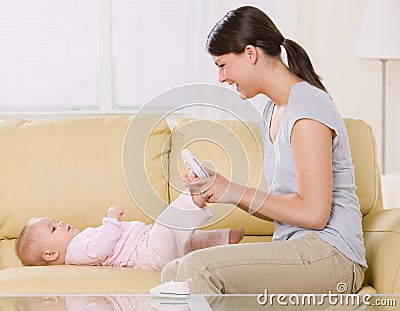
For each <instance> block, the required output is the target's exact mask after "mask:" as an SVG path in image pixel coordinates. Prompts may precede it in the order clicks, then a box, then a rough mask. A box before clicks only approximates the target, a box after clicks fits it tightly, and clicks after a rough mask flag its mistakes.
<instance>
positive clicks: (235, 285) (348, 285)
mask: <svg viewBox="0 0 400 311" xmlns="http://www.w3.org/2000/svg"><path fill="white" fill-rule="evenodd" d="M186 279H192V282H191V284H190V286H191V292H192V293H198V294H221V293H222V294H239V293H240V294H260V293H264V292H265V290H267V291H268V293H288V294H289V293H297V294H302V293H303V294H306V293H315V294H318V293H319V294H323V293H329V291H330V292H332V293H351V292H353V293H355V292H357V291H358V290H359V289H360V288H361V286H362V283H363V280H364V268H363V267H362V266H360V265H358V264H355V263H353V262H352V261H351V260H350V259H348V258H347V257H346V256H344V255H343V254H342V253H341V252H340V251H338V250H337V249H336V248H334V247H333V246H331V245H329V244H328V243H326V242H325V241H323V240H322V239H321V238H320V236H319V235H318V234H317V233H310V234H307V235H306V236H304V237H302V238H299V239H295V240H290V241H284V242H264V243H245V244H237V245H228V246H216V247H212V248H208V249H202V250H197V251H194V252H191V253H189V254H187V255H185V256H184V257H182V258H180V259H177V260H173V261H171V262H169V263H168V264H167V265H166V266H165V267H164V269H163V270H162V272H161V281H162V282H167V281H170V280H175V281H184V280H186ZM339 286H340V288H338V287H339ZM343 289H344V290H343Z"/></svg>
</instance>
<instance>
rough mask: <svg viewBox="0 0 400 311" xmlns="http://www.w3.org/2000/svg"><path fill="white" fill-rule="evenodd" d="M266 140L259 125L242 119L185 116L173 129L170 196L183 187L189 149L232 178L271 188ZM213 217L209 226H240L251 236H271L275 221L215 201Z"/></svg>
mask: <svg viewBox="0 0 400 311" xmlns="http://www.w3.org/2000/svg"><path fill="white" fill-rule="evenodd" d="M263 145H264V144H263V142H262V138H261V135H260V130H259V124H258V123H255V122H241V121H232V120H225V121H212V120H195V119H183V120H181V121H180V122H179V123H178V124H176V126H175V127H174V129H173V130H172V139H171V154H170V164H169V167H170V196H171V200H173V199H175V198H176V197H177V196H178V195H179V193H180V192H181V191H182V190H183V189H182V178H181V174H182V173H186V172H187V170H186V168H185V166H184V165H183V163H182V160H181V159H180V158H179V154H180V152H181V151H182V150H183V149H185V148H188V149H189V150H190V151H191V152H192V153H193V154H194V155H195V156H196V158H197V159H198V160H199V161H200V162H203V161H205V162H204V163H203V164H204V165H205V166H207V167H209V168H212V169H214V170H216V171H218V172H219V173H221V174H222V175H224V176H225V177H227V178H228V179H230V180H232V181H234V182H237V183H240V184H246V185H248V186H249V187H257V188H260V189H264V190H267V185H266V182H265V178H264V176H263V164H262V154H263ZM210 209H211V210H212V212H213V215H214V216H213V218H212V219H211V220H209V221H208V222H207V224H206V228H207V229H215V228H223V227H230V228H240V227H244V228H245V229H246V234H247V235H271V234H272V233H273V228H274V226H273V223H269V222H265V221H262V220H260V219H258V218H256V217H252V216H250V215H248V214H247V213H245V212H244V211H242V210H240V209H238V208H235V206H233V205H224V204H212V205H210Z"/></svg>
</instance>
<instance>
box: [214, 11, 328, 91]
mask: <svg viewBox="0 0 400 311" xmlns="http://www.w3.org/2000/svg"><path fill="white" fill-rule="evenodd" d="M247 45H253V46H255V47H259V48H261V49H262V50H263V51H264V52H265V54H266V55H268V56H270V57H278V56H279V55H280V53H281V45H283V46H284V47H285V49H286V52H287V56H288V62H289V70H291V71H292V72H293V73H294V74H295V75H297V76H298V77H299V78H301V79H303V80H305V81H307V82H309V83H310V84H312V85H314V86H316V87H317V88H319V89H321V90H324V91H326V88H325V86H324V85H323V84H322V82H321V78H320V77H319V76H318V75H317V74H316V73H315V71H314V68H313V66H312V64H311V61H310V58H309V57H308V55H307V52H306V51H305V50H304V49H303V48H302V47H301V46H300V45H299V44H297V43H296V42H294V41H293V40H290V39H285V38H284V36H283V35H282V34H281V32H280V31H279V30H278V28H277V27H276V26H275V24H274V23H273V22H272V20H271V19H270V18H269V17H268V16H267V15H266V14H265V13H264V12H263V11H261V10H260V9H257V8H255V7H252V6H243V7H240V8H238V9H235V10H232V11H229V12H228V13H227V14H226V15H225V16H224V17H223V18H222V19H221V20H220V21H219V22H218V23H217V24H216V25H215V26H214V27H213V29H212V30H211V32H210V34H209V35H208V37H207V44H206V49H207V52H208V53H209V54H211V55H215V56H219V55H223V54H228V53H235V54H240V53H242V52H243V51H244V49H245V47H246V46H247Z"/></svg>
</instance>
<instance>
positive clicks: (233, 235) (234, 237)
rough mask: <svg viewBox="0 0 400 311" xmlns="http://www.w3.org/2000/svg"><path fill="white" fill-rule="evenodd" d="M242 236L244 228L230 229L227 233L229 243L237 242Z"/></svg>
mask: <svg viewBox="0 0 400 311" xmlns="http://www.w3.org/2000/svg"><path fill="white" fill-rule="evenodd" d="M243 236H244V228H240V229H237V230H231V232H230V234H229V244H237V243H239V242H240V241H241V240H242V239H243Z"/></svg>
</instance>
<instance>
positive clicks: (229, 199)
mask: <svg viewBox="0 0 400 311" xmlns="http://www.w3.org/2000/svg"><path fill="white" fill-rule="evenodd" d="M205 170H206V171H207V173H208V174H209V175H210V176H209V177H203V178H200V177H197V176H194V177H192V178H190V179H189V178H186V179H185V178H184V181H185V187H187V188H189V189H190V192H191V193H192V195H201V196H202V197H203V198H204V200H205V202H209V203H216V202H218V203H231V204H234V205H238V204H239V202H240V200H241V198H242V196H243V194H244V191H245V187H243V186H241V185H238V184H235V183H232V182H230V181H229V180H227V179H226V178H225V177H223V176H222V175H221V174H219V173H217V172H214V171H213V170H211V169H209V168H205Z"/></svg>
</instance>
